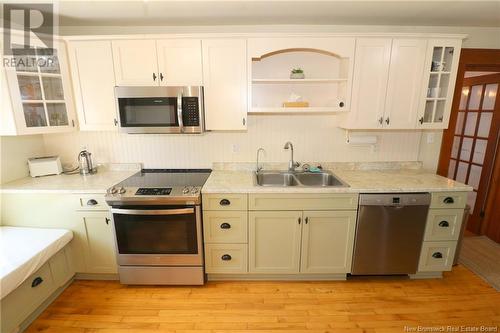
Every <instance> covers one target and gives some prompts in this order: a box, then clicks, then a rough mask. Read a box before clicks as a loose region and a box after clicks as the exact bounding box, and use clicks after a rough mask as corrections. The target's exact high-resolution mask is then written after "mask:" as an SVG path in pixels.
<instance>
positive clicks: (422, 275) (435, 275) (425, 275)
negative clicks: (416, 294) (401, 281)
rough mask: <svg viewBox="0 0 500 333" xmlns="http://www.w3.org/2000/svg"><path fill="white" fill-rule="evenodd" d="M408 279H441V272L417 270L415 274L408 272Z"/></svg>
mask: <svg viewBox="0 0 500 333" xmlns="http://www.w3.org/2000/svg"><path fill="white" fill-rule="evenodd" d="M408 276H409V277H410V279H415V280H418V279H441V278H443V272H417V273H415V274H408Z"/></svg>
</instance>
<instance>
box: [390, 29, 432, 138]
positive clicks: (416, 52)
mask: <svg viewBox="0 0 500 333" xmlns="http://www.w3.org/2000/svg"><path fill="white" fill-rule="evenodd" d="M426 51H427V41H426V40H424V39H394V40H393V41H392V50H391V65H390V68H389V80H388V83H387V96H386V102H385V116H384V121H383V126H384V127H385V128H390V129H414V128H415V127H416V123H417V114H418V108H419V105H420V89H421V85H422V79H423V74H424V63H425V53H426Z"/></svg>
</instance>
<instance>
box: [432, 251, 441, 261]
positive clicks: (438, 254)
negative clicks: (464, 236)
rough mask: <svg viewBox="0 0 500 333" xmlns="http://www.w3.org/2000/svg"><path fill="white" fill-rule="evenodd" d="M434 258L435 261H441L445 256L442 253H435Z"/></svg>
mask: <svg viewBox="0 0 500 333" xmlns="http://www.w3.org/2000/svg"><path fill="white" fill-rule="evenodd" d="M432 257H433V258H435V259H441V258H443V254H442V253H441V252H434V253H433V254H432Z"/></svg>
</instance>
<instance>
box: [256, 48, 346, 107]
mask: <svg viewBox="0 0 500 333" xmlns="http://www.w3.org/2000/svg"><path fill="white" fill-rule="evenodd" d="M351 60H352V59H350V58H347V57H342V56H340V55H338V54H336V53H333V52H331V51H327V50H322V49H317V48H284V49H280V50H274V51H272V52H267V53H265V54H262V55H259V56H253V57H252V81H251V86H252V109H251V111H250V112H251V113H273V112H287V113H290V112H299V113H302V112H304V113H306V112H337V111H343V108H344V107H345V105H346V99H347V97H348V96H347V93H348V89H347V86H348V81H349V71H350V68H351V67H350V61H351ZM294 68H301V69H302V70H303V71H304V75H305V78H304V79H292V78H290V73H291V70H292V69H294ZM292 95H298V96H301V98H302V101H303V102H307V103H308V107H284V104H283V103H284V102H288V101H290V96H292Z"/></svg>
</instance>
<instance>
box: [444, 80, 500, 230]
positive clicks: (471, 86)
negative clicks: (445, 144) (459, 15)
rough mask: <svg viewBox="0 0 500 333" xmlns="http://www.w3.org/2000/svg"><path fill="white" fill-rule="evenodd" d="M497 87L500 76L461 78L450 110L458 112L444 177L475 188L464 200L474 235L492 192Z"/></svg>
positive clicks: (499, 107)
mask: <svg viewBox="0 0 500 333" xmlns="http://www.w3.org/2000/svg"><path fill="white" fill-rule="evenodd" d="M471 73H473V72H471ZM499 87H500V74H492V75H482V76H476V77H469V78H464V79H463V84H462V90H461V95H460V102H459V103H458V107H457V109H456V110H453V112H457V116H456V122H455V126H454V128H450V129H449V130H453V131H454V132H453V141H452V146H451V153H450V155H449V163H448V171H447V176H448V178H452V179H455V180H457V181H459V182H462V183H466V184H469V185H471V186H472V187H473V188H474V191H473V192H470V193H469V196H468V200H467V201H468V204H469V205H470V206H471V216H470V219H469V224H468V228H469V229H470V230H471V231H473V232H476V233H480V232H481V224H482V220H483V219H484V217H485V213H486V209H487V208H488V207H487V203H488V192H490V191H492V188H491V180H492V176H493V174H494V168H495V163H494V159H495V156H496V154H497V153H498V137H499V128H500V102H499V99H498V98H496V97H497V96H498V93H499ZM498 167H499V166H498V164H496V168H498ZM491 204H494V203H491ZM497 204H498V203H497Z"/></svg>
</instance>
